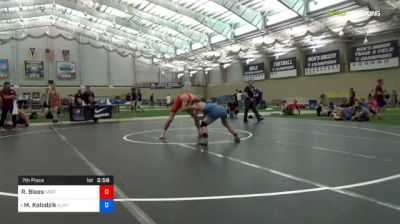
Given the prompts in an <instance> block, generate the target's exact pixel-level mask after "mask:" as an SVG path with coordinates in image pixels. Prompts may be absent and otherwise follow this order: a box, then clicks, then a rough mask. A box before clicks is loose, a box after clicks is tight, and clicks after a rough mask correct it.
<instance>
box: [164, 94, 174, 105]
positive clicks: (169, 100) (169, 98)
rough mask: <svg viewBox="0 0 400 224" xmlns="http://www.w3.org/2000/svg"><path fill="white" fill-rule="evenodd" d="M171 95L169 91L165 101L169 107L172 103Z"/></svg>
mask: <svg viewBox="0 0 400 224" xmlns="http://www.w3.org/2000/svg"><path fill="white" fill-rule="evenodd" d="M171 99H172V98H171V96H170V95H169V93H168V94H167V97H165V101H166V103H167V107H169V105H171Z"/></svg>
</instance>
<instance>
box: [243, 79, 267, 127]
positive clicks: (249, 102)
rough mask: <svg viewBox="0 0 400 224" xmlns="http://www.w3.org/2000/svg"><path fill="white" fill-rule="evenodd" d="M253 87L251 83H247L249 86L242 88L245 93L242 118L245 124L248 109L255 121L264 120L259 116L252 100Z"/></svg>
mask: <svg viewBox="0 0 400 224" xmlns="http://www.w3.org/2000/svg"><path fill="white" fill-rule="evenodd" d="M254 90H255V88H254V86H253V82H252V81H249V85H248V86H246V88H244V92H245V93H246V99H245V107H244V117H243V122H245V123H247V122H248V120H247V114H248V113H249V109H251V110H252V111H253V112H254V114H255V115H256V117H257V121H261V120H264V118H263V117H261V116H260V114H259V113H258V110H257V105H256V102H255V99H254Z"/></svg>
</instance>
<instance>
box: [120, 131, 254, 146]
mask: <svg viewBox="0 0 400 224" xmlns="http://www.w3.org/2000/svg"><path fill="white" fill-rule="evenodd" d="M209 129H211V130H225V129H222V128H209ZM168 130H170V131H174V130H196V129H194V128H172V129H168ZM161 131H162V130H161V129H157V130H149V131H140V132H133V133H130V134H127V135H125V136H124V137H123V139H124V140H125V141H128V142H133V143H138V144H147V145H180V144H185V145H197V143H193V142H187V143H184V142H167V141H165V140H160V141H163V142H144V141H136V140H132V139H129V137H130V136H133V135H139V134H147V133H152V132H161ZM236 131H237V132H241V133H245V134H247V135H248V136H246V137H244V138H241V139H240V140H241V141H244V140H247V139H249V138H251V137H253V134H252V133H251V132H248V131H243V130H236ZM230 142H233V141H228V140H226V141H214V142H209V143H208V144H221V143H230Z"/></svg>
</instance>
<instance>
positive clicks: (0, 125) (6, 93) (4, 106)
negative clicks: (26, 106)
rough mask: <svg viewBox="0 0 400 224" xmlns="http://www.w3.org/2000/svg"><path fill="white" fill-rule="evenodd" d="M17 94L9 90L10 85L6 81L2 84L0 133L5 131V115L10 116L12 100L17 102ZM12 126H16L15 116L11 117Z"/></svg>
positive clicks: (12, 105)
mask: <svg viewBox="0 0 400 224" xmlns="http://www.w3.org/2000/svg"><path fill="white" fill-rule="evenodd" d="M17 99H18V96H17V93H16V92H15V91H14V90H12V89H11V83H10V82H8V81H6V82H4V84H3V90H1V91H0V101H1V120H0V132H4V131H6V129H5V128H4V124H5V120H6V118H7V114H8V113H10V114H12V111H13V109H14V100H17ZM11 118H12V125H13V127H14V128H15V127H16V126H17V116H16V115H12V116H11Z"/></svg>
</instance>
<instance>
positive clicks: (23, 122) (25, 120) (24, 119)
mask: <svg viewBox="0 0 400 224" xmlns="http://www.w3.org/2000/svg"><path fill="white" fill-rule="evenodd" d="M16 120H17V126H16V127H17V128H22V127H27V126H29V117H28V115H27V114H26V113H25V111H24V110H22V109H19V110H18V115H17V116H16ZM5 123H6V126H7V127H10V128H12V117H11V114H10V113H7V118H6V122H5Z"/></svg>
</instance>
